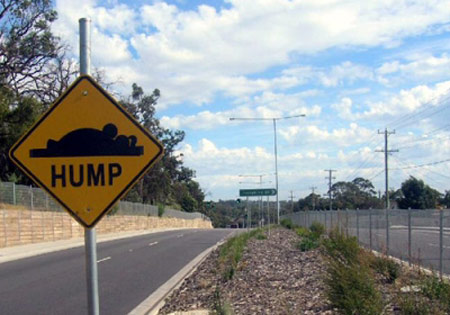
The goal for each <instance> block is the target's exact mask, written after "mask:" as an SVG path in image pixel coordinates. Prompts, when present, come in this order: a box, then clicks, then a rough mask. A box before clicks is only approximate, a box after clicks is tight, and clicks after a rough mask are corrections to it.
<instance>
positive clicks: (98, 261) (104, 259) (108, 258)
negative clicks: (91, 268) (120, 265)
mask: <svg viewBox="0 0 450 315" xmlns="http://www.w3.org/2000/svg"><path fill="white" fill-rule="evenodd" d="M110 259H111V256H108V257H105V258H103V259H100V260H97V264H98V263H101V262H102V261H106V260H110Z"/></svg>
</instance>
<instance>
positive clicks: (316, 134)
mask: <svg viewBox="0 0 450 315" xmlns="http://www.w3.org/2000/svg"><path fill="white" fill-rule="evenodd" d="M279 133H280V135H281V136H282V137H283V138H284V139H285V140H286V141H288V142H291V143H301V144H303V145H304V144H305V143H308V144H311V143H313V144H315V145H319V144H320V143H322V144H323V143H326V144H327V147H328V148H329V149H331V150H334V149H335V148H339V147H342V148H345V147H349V146H352V145H355V144H361V143H365V142H366V141H367V139H368V138H369V137H370V136H371V135H372V134H373V130H370V129H367V128H364V127H361V126H359V125H358V124H356V123H351V124H350V125H349V126H348V128H335V129H332V130H331V131H328V130H327V129H325V128H323V129H322V128H320V127H319V126H316V125H313V124H311V125H306V126H291V127H287V128H283V129H280V131H279Z"/></svg>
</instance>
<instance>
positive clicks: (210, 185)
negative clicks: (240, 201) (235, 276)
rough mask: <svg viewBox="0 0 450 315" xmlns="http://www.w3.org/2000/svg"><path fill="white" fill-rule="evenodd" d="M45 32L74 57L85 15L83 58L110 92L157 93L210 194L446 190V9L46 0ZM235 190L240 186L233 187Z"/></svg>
mask: <svg viewBox="0 0 450 315" xmlns="http://www.w3.org/2000/svg"><path fill="white" fill-rule="evenodd" d="M55 6H56V9H57V11H58V13H59V20H58V21H57V23H55V25H54V31H55V32H56V33H57V34H58V35H59V36H60V37H61V38H62V39H63V40H64V41H66V42H67V43H68V44H69V45H70V46H71V47H72V51H73V56H72V57H73V58H74V59H76V58H78V57H77V54H78V53H77V52H78V19H79V18H81V17H90V18H91V19H92V26H93V31H92V63H93V66H94V67H96V68H98V69H100V70H102V71H104V73H105V74H106V76H107V79H108V80H109V81H113V82H117V83H116V84H115V85H114V86H113V90H114V92H115V93H116V94H121V95H127V94H129V91H130V89H131V88H130V87H131V84H132V83H133V82H136V83H137V84H139V85H141V86H142V87H143V88H144V90H145V91H147V92H149V93H150V92H151V91H152V90H153V89H154V88H159V89H160V90H161V99H160V101H159V103H158V106H157V116H158V117H159V118H160V119H161V122H162V124H163V125H164V126H166V127H168V128H173V129H182V130H184V131H185V132H186V139H185V141H184V142H183V143H182V144H181V145H180V146H179V148H178V149H179V152H180V153H183V157H182V158H183V159H184V162H185V164H186V165H187V166H189V167H191V168H193V169H195V170H196V174H197V178H196V179H197V180H198V181H199V182H200V184H201V186H202V188H203V189H204V190H205V192H206V193H207V199H213V200H218V199H232V198H236V197H237V196H238V192H239V189H243V188H257V187H259V185H258V182H259V177H251V176H250V177H243V176H239V175H262V174H264V176H263V177H262V180H263V182H265V183H264V184H263V186H264V187H274V186H275V179H274V171H275V167H274V154H273V145H274V144H273V126H272V122H271V121H243V122H242V121H241V122H239V121H230V120H229V118H230V117H243V118H277V117H285V116H293V115H299V114H305V115H306V117H303V118H292V119H286V120H280V121H278V124H277V130H278V132H277V136H278V169H279V193H280V199H281V200H283V199H287V198H288V197H289V195H290V191H293V194H294V196H295V197H296V198H299V197H305V196H306V195H308V194H309V193H310V189H309V187H311V186H316V187H317V190H316V192H319V193H321V194H324V193H326V191H327V180H326V179H325V177H326V176H327V173H326V172H325V171H324V170H325V169H335V170H337V172H336V173H335V176H336V181H340V180H345V181H349V180H352V179H354V178H355V177H358V176H361V177H364V178H367V179H370V180H372V182H373V183H374V185H375V186H376V189H377V190H378V189H380V190H383V189H384V176H383V169H384V164H383V163H384V156H383V153H378V152H376V150H380V149H383V145H384V139H383V136H382V135H380V134H378V130H380V131H382V130H384V129H385V128H388V129H389V130H394V129H395V132H396V133H395V134H393V135H391V136H390V137H389V143H390V149H396V148H398V149H399V152H398V153H393V154H392V155H391V156H390V169H391V170H390V187H392V188H395V189H397V188H399V187H400V185H401V183H402V182H403V181H404V180H405V179H407V178H408V177H409V176H415V177H417V178H420V179H423V180H424V181H425V182H426V183H427V184H429V185H430V186H432V187H433V188H436V189H438V190H440V191H442V192H444V191H445V190H448V189H450V185H449V184H448V183H449V180H450V175H447V173H448V172H447V170H448V166H449V162H448V161H446V160H447V159H450V146H449V145H450V134H449V132H450V124H449V122H448V117H449V116H450V115H449V114H450V93H449V91H450V90H449V89H450V71H449V69H450V1H445V0H440V1H431V0H429V1H401V0H397V1H390V0H384V1H380V0H373V1H372V0H368V1H364V2H362V1H360V0H347V1H338V0H326V1H316V0H302V1H296V0H292V1H286V0H252V1H249V0H231V1H225V2H222V1H187V0H185V1H182V0H180V1H144V0H139V1H113V0H110V1H96V0H81V1H77V2H73V1H69V0H56V1H55ZM240 182H245V183H240Z"/></svg>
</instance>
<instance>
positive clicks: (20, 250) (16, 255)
mask: <svg viewBox="0 0 450 315" xmlns="http://www.w3.org/2000/svg"><path fill="white" fill-rule="evenodd" d="M180 229H186V228H157V229H151V230H145V231H133V232H122V233H114V234H100V235H97V243H102V242H107V241H112V240H116V239H122V238H128V237H134V236H140V235H146V234H152V233H157V232H163V231H172V230H180ZM83 245H84V238H73V239H67V240H59V241H54V242H45V243H34V244H26V245H19V246H13V247H4V248H0V264H1V263H4V262H8V261H13V260H17V259H22V258H27V257H32V256H37V255H43V254H47V253H51V252H56V251H60V250H65V249H69V248H74V247H79V246H83Z"/></svg>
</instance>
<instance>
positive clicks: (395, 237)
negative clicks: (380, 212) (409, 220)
mask: <svg viewBox="0 0 450 315" xmlns="http://www.w3.org/2000/svg"><path fill="white" fill-rule="evenodd" d="M349 233H351V234H352V235H355V236H356V229H353V228H352V229H349ZM389 238H390V240H389V242H390V246H389V247H390V249H389V253H390V255H392V256H395V257H398V258H400V259H402V260H405V261H407V260H408V227H407V226H391V228H390V232H389ZM359 241H360V242H361V243H363V244H364V245H365V246H367V247H369V243H370V241H369V229H367V228H360V230H359ZM443 241H444V242H443V243H444V245H443V268H442V269H443V272H444V273H446V274H447V275H450V230H449V229H448V228H445V229H444V235H443ZM385 244H386V229H385V228H381V229H380V228H378V229H376V228H372V247H373V249H375V250H377V251H380V252H384V250H385V249H386V246H385ZM411 256H412V261H413V262H414V263H417V262H419V263H420V264H421V265H423V266H425V267H428V268H432V269H433V270H434V271H439V230H438V228H436V227H413V229H412V231H411Z"/></svg>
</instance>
